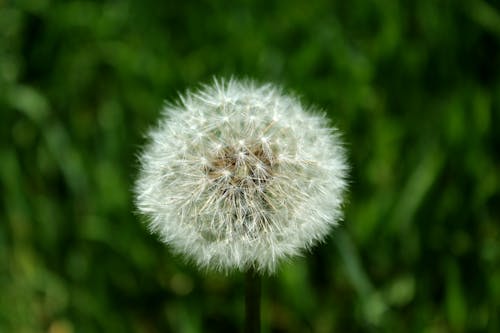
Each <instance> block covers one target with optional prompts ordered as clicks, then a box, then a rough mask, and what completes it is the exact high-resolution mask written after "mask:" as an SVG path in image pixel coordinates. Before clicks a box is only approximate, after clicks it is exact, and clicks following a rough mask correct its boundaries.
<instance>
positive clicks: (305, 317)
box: [0, 0, 500, 333]
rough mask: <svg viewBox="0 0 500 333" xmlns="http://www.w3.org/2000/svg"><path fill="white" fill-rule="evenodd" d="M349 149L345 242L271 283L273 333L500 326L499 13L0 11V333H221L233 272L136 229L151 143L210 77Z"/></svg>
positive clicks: (1, 5)
mask: <svg viewBox="0 0 500 333" xmlns="http://www.w3.org/2000/svg"><path fill="white" fill-rule="evenodd" d="M214 74H216V75H222V76H229V75H232V74H235V75H237V76H250V77H254V78H257V79H259V80H262V81H273V82H277V83H281V84H283V85H284V86H285V87H287V88H290V89H292V90H295V91H297V92H299V93H300V94H302V96H303V98H304V100H305V101H306V102H308V103H309V102H310V103H314V104H317V105H319V106H321V107H323V108H324V109H325V110H327V111H328V113H329V115H330V116H331V118H332V120H333V121H334V123H335V124H336V125H337V126H338V127H339V128H340V129H341V130H342V131H343V132H344V133H345V140H346V141H347V143H348V148H349V151H350V160H351V163H352V166H353V169H352V176H351V182H352V186H351V191H350V194H349V197H348V201H349V202H348V205H347V206H346V216H345V223H344V225H343V226H342V229H341V230H337V231H336V232H334V233H332V237H331V238H330V239H329V240H328V242H326V243H325V244H322V245H321V246H319V247H317V248H315V249H314V251H313V253H311V254H309V255H307V256H305V257H304V258H299V259H297V260H295V261H293V262H291V263H289V264H286V265H285V266H284V267H283V268H282V270H281V271H280V273H279V274H278V275H277V276H275V277H271V278H269V279H268V280H267V281H266V285H265V289H266V296H265V299H264V310H265V311H264V319H265V322H266V323H265V326H266V327H267V328H266V331H265V332H334V331H336V332H358V331H359V332H372V331H373V332H432V333H434V332H498V331H500V320H499V318H500V243H499V236H500V235H499V233H500V228H499V222H500V216H499V215H500V214H499V207H500V191H499V185H500V180H499V167H500V158H499V151H500V136H499V135H498V131H499V129H500V128H499V126H498V124H499V123H500V119H499V118H500V6H499V5H498V3H496V2H494V1H485V0H479V1H472V0H460V1H451V0H439V1H435V0H422V1H418V2H406V1H395V0H382V1H360V0H354V1H350V2H343V1H333V2H332V1H326V0H325V1H314V2H311V1H309V2H301V1H241V2H225V1H208V0H207V1H184V2H180V1H179V2H156V1H151V0H146V1H137V0H130V1H104V2H96V1H49V0H24V1H8V0H3V1H1V0H0V116H1V118H0V120H1V121H0V138H1V141H0V186H1V191H2V194H1V197H0V205H1V206H0V207H1V209H0V286H1V287H0V295H1V296H0V332H20V333H22V332H50V333H69V332H234V331H238V330H239V329H240V327H241V326H242V325H241V323H242V320H243V318H242V307H243V302H242V286H243V285H242V277H241V276H240V275H239V274H234V275H232V276H229V277H225V276H219V275H216V274H202V273H199V272H198V271H197V270H196V269H194V268H193V267H190V266H189V265H185V264H184V263H183V262H182V259H180V258H175V257H172V256H171V255H170V253H169V251H168V249H166V248H165V247H164V246H163V245H162V244H160V243H159V242H158V241H157V239H156V238H155V237H154V236H151V235H149V234H148V232H147V231H146V229H145V227H144V226H143V225H142V224H141V223H140V221H139V220H140V218H139V217H138V216H136V215H135V214H134V208H133V204H132V197H131V193H130V189H131V187H132V184H133V181H134V177H135V174H136V168H137V162H136V157H135V156H136V153H137V152H138V149H139V147H140V146H141V144H142V143H143V142H144V138H143V134H144V132H145V131H146V130H147V128H148V127H149V126H151V125H152V124H154V123H155V121H156V118H157V116H158V112H159V108H160V107H161V105H162V102H163V100H164V99H172V98H175V96H176V94H177V91H179V90H180V91H182V90H184V89H185V88H186V87H189V86H192V85H194V84H197V83H198V82H200V81H202V82H203V81H208V80H210V78H211V77H212V75H214Z"/></svg>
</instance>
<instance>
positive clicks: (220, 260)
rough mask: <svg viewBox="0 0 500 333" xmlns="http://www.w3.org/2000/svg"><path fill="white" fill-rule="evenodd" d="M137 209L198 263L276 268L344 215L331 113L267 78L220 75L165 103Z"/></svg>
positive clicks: (342, 175) (342, 172)
mask: <svg viewBox="0 0 500 333" xmlns="http://www.w3.org/2000/svg"><path fill="white" fill-rule="evenodd" d="M140 162H141V170H140V173H139V177H138V179H137V182H136V185H135V195H136V203H137V207H138V209H139V211H140V212H141V213H143V214H144V215H146V216H147V217H148V223H149V227H150V229H151V230H152V231H153V232H155V233H157V234H159V235H160V237H161V239H162V241H164V242H165V243H166V244H168V245H169V246H170V247H171V249H172V250H173V251H174V252H176V253H179V254H182V255H183V256H185V257H186V258H187V259H189V260H190V261H192V262H194V263H196V264H197V265H198V266H199V267H200V268H203V269H210V270H217V271H224V272H227V271H230V270H235V269H236V270H241V271H248V270H255V271H259V272H263V273H273V272H275V270H276V268H277V267H278V265H279V263H280V262H282V261H284V260H286V259H287V258H291V257H293V256H296V255H299V254H301V253H302V252H303V251H304V250H306V249H309V248H311V247H312V246H314V245H315V244H316V243H318V242H319V241H321V240H323V239H324V238H325V236H326V235H327V234H328V233H329V232H330V230H331V229H332V227H334V226H336V225H337V224H338V222H339V220H341V217H342V213H341V208H342V207H341V206H342V202H343V194H344V191H345V189H346V180H345V179H346V173H347V169H348V167H347V164H346V158H345V152H344V149H343V147H342V144H341V141H340V138H339V133H338V131H337V130H335V129H332V128H331V127H329V126H328V121H327V120H326V119H325V116H324V115H322V114H321V113H319V112H318V111H317V110H315V109H314V108H305V107H304V106H303V105H302V104H301V102H300V101H299V100H298V98H296V97H294V96H289V95H285V94H284V93H283V92H282V90H281V89H280V88H277V87H276V86H274V85H271V84H264V85H258V84H256V83H254V82H252V81H238V80H235V79H231V80H229V81H223V80H214V82H213V84H212V85H205V86H202V87H201V88H200V89H199V90H197V91H189V92H187V93H185V94H184V95H182V96H181V97H180V100H179V101H178V102H177V103H176V104H168V105H166V106H165V107H164V109H163V119H162V120H161V121H160V122H159V124H158V125H157V127H156V128H154V129H153V130H151V132H150V133H149V142H148V144H147V145H146V147H145V149H144V150H143V152H142V154H141V155H140Z"/></svg>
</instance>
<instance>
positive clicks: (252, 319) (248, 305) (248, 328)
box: [245, 269, 261, 333]
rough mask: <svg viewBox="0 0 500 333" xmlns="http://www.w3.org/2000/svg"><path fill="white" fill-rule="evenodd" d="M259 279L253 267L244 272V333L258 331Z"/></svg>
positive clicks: (256, 332)
mask: <svg viewBox="0 0 500 333" xmlns="http://www.w3.org/2000/svg"><path fill="white" fill-rule="evenodd" d="M260 280H261V279H260V275H258V273H257V272H255V271H254V270H253V269H249V270H248V271H247V272H246V273H245V284H246V286H245V315H246V316H245V333H260V289H261V285H260V284H261V281H260Z"/></svg>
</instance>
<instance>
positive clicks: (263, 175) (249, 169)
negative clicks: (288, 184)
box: [207, 143, 274, 188]
mask: <svg viewBox="0 0 500 333" xmlns="http://www.w3.org/2000/svg"><path fill="white" fill-rule="evenodd" d="M272 155H273V152H272V151H266V150H265V148H264V147H263V146H262V144H260V143H254V144H251V145H245V146H241V147H233V146H228V147H225V148H223V149H222V150H221V151H220V152H218V153H217V154H215V155H214V156H213V157H212V158H211V159H210V161H209V162H210V163H209V166H208V168H207V175H208V177H209V178H210V179H212V180H222V181H223V182H224V183H226V184H227V185H229V184H230V185H232V186H236V187H239V188H249V187H259V186H263V185H265V183H266V182H267V181H268V179H269V178H270V177H271V173H272V167H273V165H274V162H273V156H272Z"/></svg>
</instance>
